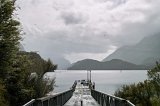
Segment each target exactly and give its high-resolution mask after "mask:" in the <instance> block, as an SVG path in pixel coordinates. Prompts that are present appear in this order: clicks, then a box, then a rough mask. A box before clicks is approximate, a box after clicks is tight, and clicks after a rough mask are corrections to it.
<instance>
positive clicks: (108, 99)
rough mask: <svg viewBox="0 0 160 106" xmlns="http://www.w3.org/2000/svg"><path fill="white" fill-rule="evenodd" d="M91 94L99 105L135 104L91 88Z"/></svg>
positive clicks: (125, 105) (126, 105)
mask: <svg viewBox="0 0 160 106" xmlns="http://www.w3.org/2000/svg"><path fill="white" fill-rule="evenodd" d="M91 95H92V97H93V98H94V99H95V100H96V101H97V102H98V104H99V105H100V106H135V105H134V104H132V103H131V102H130V101H129V100H126V99H122V98H119V97H116V96H112V95H108V94H105V93H102V92H99V91H96V90H93V89H91Z"/></svg>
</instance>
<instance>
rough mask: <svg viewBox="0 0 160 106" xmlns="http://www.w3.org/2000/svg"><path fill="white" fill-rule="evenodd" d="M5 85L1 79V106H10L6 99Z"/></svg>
mask: <svg viewBox="0 0 160 106" xmlns="http://www.w3.org/2000/svg"><path fill="white" fill-rule="evenodd" d="M5 94H6V90H5V86H4V85H3V83H2V81H0V106H8V104H7V101H6V99H5Z"/></svg>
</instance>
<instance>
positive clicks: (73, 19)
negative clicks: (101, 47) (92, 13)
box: [61, 12, 85, 25]
mask: <svg viewBox="0 0 160 106" xmlns="http://www.w3.org/2000/svg"><path fill="white" fill-rule="evenodd" d="M61 18H62V19H63V20H64V22H65V24H66V25H69V24H80V23H83V22H85V19H84V17H83V16H82V14H81V13H74V12H62V13H61Z"/></svg>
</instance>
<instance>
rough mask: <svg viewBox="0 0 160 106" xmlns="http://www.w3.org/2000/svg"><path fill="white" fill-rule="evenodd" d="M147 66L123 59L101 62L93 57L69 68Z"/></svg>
mask: <svg viewBox="0 0 160 106" xmlns="http://www.w3.org/2000/svg"><path fill="white" fill-rule="evenodd" d="M144 69H148V68H147V67H146V66H142V65H136V64H132V63H129V62H126V61H123V60H119V59H113V60H111V61H106V62H100V61H97V60H92V59H85V60H81V61H78V62H76V63H74V64H73V65H72V66H71V67H69V68H68V70H144Z"/></svg>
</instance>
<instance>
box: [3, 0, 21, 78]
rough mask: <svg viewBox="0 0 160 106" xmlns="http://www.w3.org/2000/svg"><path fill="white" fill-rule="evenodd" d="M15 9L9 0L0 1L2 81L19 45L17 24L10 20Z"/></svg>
mask: <svg viewBox="0 0 160 106" xmlns="http://www.w3.org/2000/svg"><path fill="white" fill-rule="evenodd" d="M14 9H15V7H14V4H13V2H12V1H11V0H0V59H1V62H0V78H2V79H4V78H5V76H6V75H7V73H8V71H10V70H13V68H12V64H13V61H14V60H15V54H16V52H17V50H18V47H17V45H18V44H19V40H20V34H19V32H20V31H19V28H18V27H19V22H18V21H16V20H14V19H13V18H12V15H13V14H12V13H13V11H14Z"/></svg>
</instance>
